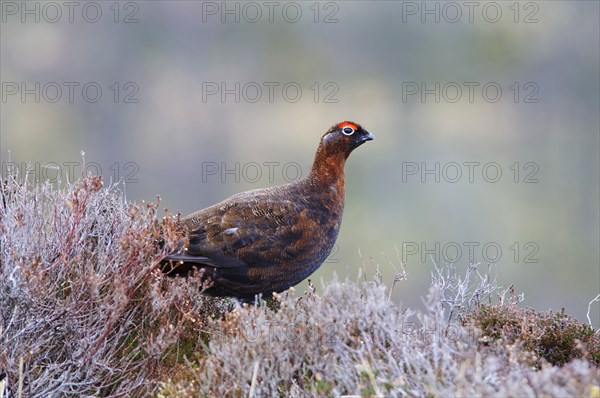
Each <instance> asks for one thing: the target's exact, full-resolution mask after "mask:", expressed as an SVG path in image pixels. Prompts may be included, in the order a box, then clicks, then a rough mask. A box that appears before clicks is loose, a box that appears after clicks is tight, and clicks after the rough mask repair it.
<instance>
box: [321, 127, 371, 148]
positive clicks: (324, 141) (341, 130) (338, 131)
mask: <svg viewBox="0 0 600 398" xmlns="http://www.w3.org/2000/svg"><path fill="white" fill-rule="evenodd" d="M373 139H375V136H373V134H371V133H369V132H368V131H367V130H365V129H363V128H362V127H361V126H360V125H359V124H358V123H354V122H349V121H345V122H341V123H337V124H335V125H333V126H332V127H331V128H330V129H329V130H327V132H326V133H325V134H324V135H323V137H322V138H321V145H322V147H323V149H325V152H326V153H329V154H331V153H343V154H345V157H348V155H350V152H352V151H353V150H354V149H356V148H358V147H359V146H360V145H362V144H364V143H365V142H367V141H371V140H373Z"/></svg>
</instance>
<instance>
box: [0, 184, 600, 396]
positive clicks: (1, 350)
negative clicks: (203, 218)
mask: <svg viewBox="0 0 600 398" xmlns="http://www.w3.org/2000/svg"><path fill="white" fill-rule="evenodd" d="M25 180H26V179H25ZM0 193H1V198H0V199H1V200H0V398H2V397H21V396H23V397H51V396H52V397H54V396H57V397H58V396H61V397H62V396H77V397H79V396H157V397H198V396H207V397H209V396H210V397H212V396H218V397H222V396H223V397H225V396H227V397H230V396H231V397H247V396H249V397H271V396H281V397H288V396H291V397H313V396H343V395H350V396H431V397H436V396H444V397H445V396H499V397H500V396H557V397H558V396H561V397H562V396H595V397H598V396H600V387H599V385H598V384H599V383H598V379H599V378H600V371H599V369H598V365H599V362H598V347H599V344H598V339H599V334H598V331H597V330H594V329H593V328H592V327H590V326H588V325H583V324H581V323H579V322H577V321H576V320H573V319H571V318H570V317H568V315H566V314H565V313H564V312H560V313H556V314H554V313H538V312H535V311H534V310H531V309H523V308H520V306H519V305H520V303H521V302H522V301H523V296H522V295H518V294H515V291H514V288H513V287H512V286H509V287H508V288H502V287H500V286H498V284H497V282H496V278H495V272H494V271H495V269H494V268H493V267H486V266H482V265H472V266H470V267H468V268H467V269H466V270H465V271H460V270H459V269H457V267H455V266H454V265H453V264H445V265H437V264H433V271H432V285H431V288H430V289H429V291H428V292H424V293H425V297H424V307H423V308H422V309H415V308H412V309H411V308H406V307H403V306H401V305H398V304H396V303H394V302H393V301H391V300H390V296H391V291H390V290H389V289H387V287H386V286H385V285H386V284H385V283H384V282H385V281H383V280H382V277H381V274H380V273H379V272H378V269H377V266H376V265H373V267H375V268H373V269H372V268H371V264H369V265H364V269H365V270H366V269H368V270H374V272H373V271H369V272H367V271H364V272H363V273H362V275H359V278H358V281H353V280H344V281H338V280H333V281H330V282H328V283H326V284H324V286H322V287H319V288H318V289H315V288H314V285H312V284H310V289H309V291H307V292H303V293H299V294H298V295H296V294H295V292H294V290H293V289H290V290H289V291H287V292H284V293H282V294H280V295H276V296H275V298H274V299H271V300H270V301H269V302H264V301H262V302H259V305H257V306H248V305H243V306H242V305H240V304H238V303H237V302H235V301H234V300H230V299H214V298H209V297H205V296H203V295H202V294H201V292H202V290H203V289H205V288H206V285H203V284H202V283H201V282H200V278H199V277H198V276H200V275H197V276H196V277H195V278H190V279H187V280H186V279H170V278H166V277H164V276H163V275H162V274H161V273H160V272H159V271H158V270H157V266H158V263H159V261H160V259H161V258H162V256H163V254H164V253H162V251H161V250H162V249H161V248H160V247H161V245H159V244H158V242H159V241H160V240H161V239H164V240H165V241H166V242H167V245H166V246H171V247H173V246H174V243H175V241H176V240H177V239H179V237H180V236H181V231H180V230H179V229H178V227H177V223H176V219H177V217H173V216H170V215H168V214H167V215H166V216H165V217H161V215H159V214H158V207H159V202H158V200H157V201H156V202H152V203H146V202H141V203H137V204H136V203H130V202H127V201H126V200H125V198H124V195H123V194H122V193H121V192H120V191H119V190H118V189H117V188H116V187H115V186H110V187H104V186H103V184H102V181H101V180H100V179H98V178H95V177H85V178H82V179H80V180H78V181H76V182H75V183H72V184H64V185H59V184H55V185H53V184H50V183H42V184H27V183H25V182H23V181H20V182H19V181H18V180H17V179H16V178H15V177H14V176H6V177H5V181H4V183H3V185H2V187H1V190H0ZM389 265H394V264H392V262H390V264H389ZM400 266H401V264H400ZM367 274H369V277H366V276H367ZM406 277H407V275H406V272H405V271H404V269H402V271H401V272H398V273H397V274H396V276H395V277H394V280H393V283H392V284H391V286H392V289H393V288H401V286H402V283H406V282H405V279H406Z"/></svg>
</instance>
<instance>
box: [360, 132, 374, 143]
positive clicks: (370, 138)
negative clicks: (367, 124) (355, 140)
mask: <svg viewBox="0 0 600 398" xmlns="http://www.w3.org/2000/svg"><path fill="white" fill-rule="evenodd" d="M374 139H375V136H374V135H373V134H371V133H369V132H368V131H367V135H365V136H363V137H362V138H361V141H363V142H364V141H373V140H374Z"/></svg>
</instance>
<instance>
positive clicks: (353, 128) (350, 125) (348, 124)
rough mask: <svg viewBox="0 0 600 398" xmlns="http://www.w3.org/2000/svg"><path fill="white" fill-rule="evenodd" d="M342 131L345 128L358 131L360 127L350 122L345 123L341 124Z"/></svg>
mask: <svg viewBox="0 0 600 398" xmlns="http://www.w3.org/2000/svg"><path fill="white" fill-rule="evenodd" d="M339 127H340V129H343V128H344V127H350V128H351V129H352V130H358V126H357V125H356V124H354V123H350V122H343V123H340V126H339Z"/></svg>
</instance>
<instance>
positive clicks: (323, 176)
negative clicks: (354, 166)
mask: <svg viewBox="0 0 600 398" xmlns="http://www.w3.org/2000/svg"><path fill="white" fill-rule="evenodd" d="M347 158H348V156H347V155H346V154H344V153H342V152H335V153H326V151H325V149H324V148H323V147H322V146H319V148H318V149H317V153H316V155H315V161H314V163H313V166H312V168H311V170H310V174H309V175H308V177H307V181H308V182H309V183H310V184H311V185H312V186H315V187H317V188H318V189H321V190H323V191H324V192H332V191H333V192H335V195H337V196H338V197H339V196H341V200H342V203H343V200H344V199H343V198H344V196H345V193H346V185H345V174H344V166H345V164H346V159H347ZM333 192H332V193H333Z"/></svg>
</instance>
